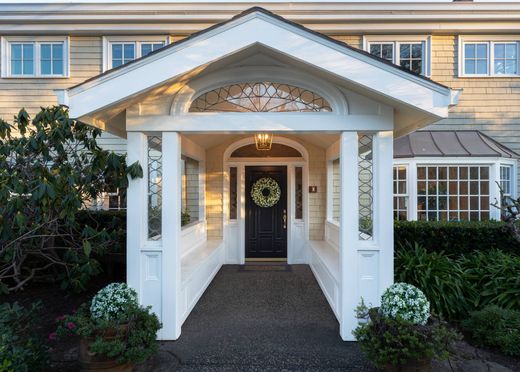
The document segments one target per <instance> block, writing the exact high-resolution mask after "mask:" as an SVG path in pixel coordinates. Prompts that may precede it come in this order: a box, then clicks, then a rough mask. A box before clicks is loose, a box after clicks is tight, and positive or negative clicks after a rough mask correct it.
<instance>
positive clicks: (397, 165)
mask: <svg viewBox="0 0 520 372" xmlns="http://www.w3.org/2000/svg"><path fill="white" fill-rule="evenodd" d="M395 168H397V169H398V171H399V168H404V169H405V172H406V177H405V178H404V179H400V178H399V180H398V182H399V181H404V182H405V185H406V190H405V192H404V193H399V184H398V185H397V193H393V190H392V212H394V213H395V211H396V210H395V208H394V207H393V199H394V198H395V197H404V198H405V199H406V220H409V219H410V182H409V179H410V172H409V168H410V167H409V165H408V163H396V162H394V163H393V164H392V175H393V170H394V169H395ZM394 182H395V179H394V178H393V177H392V188H393V185H394ZM394 219H395V218H394Z"/></svg>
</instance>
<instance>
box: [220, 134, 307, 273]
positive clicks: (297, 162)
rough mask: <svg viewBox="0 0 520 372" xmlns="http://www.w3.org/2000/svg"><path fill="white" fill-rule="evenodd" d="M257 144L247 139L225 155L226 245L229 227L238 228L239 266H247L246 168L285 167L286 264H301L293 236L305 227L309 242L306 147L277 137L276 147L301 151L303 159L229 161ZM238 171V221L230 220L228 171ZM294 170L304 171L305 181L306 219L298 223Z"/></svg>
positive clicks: (237, 143)
mask: <svg viewBox="0 0 520 372" xmlns="http://www.w3.org/2000/svg"><path fill="white" fill-rule="evenodd" d="M251 143H254V139H253V138H244V139H242V140H239V141H237V142H235V143H233V144H231V145H230V146H229V147H228V149H227V150H226V151H225V153H224V168H223V171H224V172H223V173H224V177H223V191H224V193H223V198H224V200H223V207H224V209H223V211H222V218H223V235H224V242H227V241H228V239H227V238H228V237H227V234H228V227H229V226H232V225H238V237H239V241H238V248H239V252H240V258H239V264H241V265H243V264H245V260H246V244H245V243H246V239H245V230H246V222H245V213H246V210H245V208H246V205H245V204H246V203H245V198H244V195H245V192H246V190H245V179H246V176H245V167H246V166H286V167H287V216H288V218H289V223H288V225H287V263H288V264H294V263H302V262H295V258H294V251H295V246H294V244H295V240H296V239H295V237H294V236H293V233H294V230H295V229H294V227H295V225H299V226H300V227H303V230H304V239H305V241H308V240H309V195H308V192H307V190H308V189H309V166H308V159H309V157H308V153H307V150H306V149H305V147H304V146H303V145H301V144H300V143H298V142H296V141H294V140H291V139H288V138H284V137H279V136H275V137H274V139H273V143H281V144H284V145H287V146H290V147H293V148H295V149H296V150H298V151H300V153H301V154H302V155H303V157H301V158H230V155H231V153H232V152H233V151H234V150H236V149H237V148H240V147H242V146H245V145H247V144H251ZM231 167H236V168H237V182H238V188H237V199H238V200H237V219H236V220H230V219H229V173H230V171H229V168H231ZM295 167H302V168H303V169H302V171H303V172H302V178H303V180H302V181H303V198H302V199H303V200H302V202H303V206H302V207H303V219H302V220H296V219H295V214H294V213H295V201H296V198H295V196H296V195H295Z"/></svg>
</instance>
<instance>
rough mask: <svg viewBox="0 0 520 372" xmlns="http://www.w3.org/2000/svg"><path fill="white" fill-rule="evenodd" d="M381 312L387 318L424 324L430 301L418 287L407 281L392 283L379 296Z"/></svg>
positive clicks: (426, 320) (427, 315) (426, 319)
mask: <svg viewBox="0 0 520 372" xmlns="http://www.w3.org/2000/svg"><path fill="white" fill-rule="evenodd" d="M380 310H381V313H382V314H383V315H384V316H386V317H387V318H392V319H402V320H406V321H408V322H411V323H412V324H422V325H425V324H426V322H428V318H429V317H430V303H429V302H428V299H427V298H426V296H425V295H424V293H422V291H421V290H420V289H418V288H417V287H414V286H413V285H411V284H407V283H394V284H392V285H391V286H390V287H388V288H387V289H386V290H385V291H384V292H383V295H382V296H381V309H380Z"/></svg>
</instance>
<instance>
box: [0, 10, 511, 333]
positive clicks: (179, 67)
mask: <svg viewBox="0 0 520 372" xmlns="http://www.w3.org/2000/svg"><path fill="white" fill-rule="evenodd" d="M261 5H262V8H251V4H250V3H242V2H237V1H230V2H222V3H209V2H208V3H200V2H194V3H176V2H167V1H161V2H157V3H153V4H150V3H140V2H125V3H120V2H113V3H112V2H111V3H99V4H95V3H75V2H72V3H70V2H68V3H66V4H63V3H47V4H44V3H42V4H21V3H12V4H9V3H8V4H0V36H1V38H2V39H1V46H0V52H1V61H0V69H1V78H0V87H1V89H0V92H1V94H2V96H1V98H0V116H2V117H3V118H5V119H9V118H11V117H12V116H13V115H14V114H16V112H17V111H18V110H19V109H20V108H21V107H25V108H26V109H27V110H28V111H29V113H34V112H36V111H38V109H39V107H40V106H47V105H54V104H57V103H59V104H63V105H66V106H68V107H69V109H70V114H71V116H72V117H75V118H78V119H80V120H82V121H84V122H86V123H89V124H91V125H94V126H97V127H99V128H102V129H103V130H105V134H104V135H103V138H102V140H101V143H102V145H103V146H104V147H106V148H109V149H113V150H115V151H119V152H126V153H127V155H128V159H129V162H133V161H139V162H140V163H141V165H143V168H144V170H145V177H144V178H142V179H138V180H132V181H131V183H130V186H129V189H128V190H127V194H126V207H127V211H128V212H127V214H128V244H127V257H128V258H127V280H128V282H129V284H130V285H132V286H133V287H134V288H136V290H137V291H138V293H139V297H140V301H141V302H142V303H143V304H150V305H152V306H153V309H154V311H155V312H156V313H157V314H159V316H160V317H161V319H162V321H163V323H164V328H163V330H162V331H161V332H162V333H161V335H160V338H162V339H177V338H178V337H179V336H180V334H181V326H182V323H183V322H184V320H185V319H186V317H187V316H188V315H189V313H190V311H191V310H192V309H193V307H194V305H195V304H196V302H197V300H198V299H199V298H200V296H201V295H202V294H203V292H204V290H205V289H206V288H207V286H208V285H209V283H210V282H211V280H212V278H213V277H214V275H215V274H216V273H217V272H218V270H219V268H220V266H221V265H222V264H243V263H244V262H246V261H247V260H265V259H281V260H286V261H287V262H288V263H290V264H309V265H310V266H311V268H312V270H313V273H314V274H315V277H316V279H317V281H318V283H319V284H320V286H321V288H322V290H323V292H324V294H325V296H326V298H327V300H328V301H329V304H330V306H331V308H332V310H333V311H334V313H335V315H336V317H337V318H338V321H339V323H340V333H341V336H342V338H343V339H345V340H351V339H352V334H351V331H352V329H353V328H354V327H355V324H356V320H355V318H354V315H353V309H354V307H355V306H356V304H357V303H358V301H359V299H360V298H361V297H362V298H364V299H365V300H366V301H367V302H370V303H373V304H377V302H378V298H379V297H380V294H381V292H382V291H383V290H384V289H385V288H386V287H387V286H388V285H389V284H390V283H391V282H392V280H393V264H392V262H393V239H392V236H393V233H392V231H393V223H392V221H393V218H392V217H394V218H397V219H411V220H414V219H421V220H486V219H492V218H499V213H498V210H497V209H496V208H494V207H492V205H491V204H492V203H493V202H494V200H496V199H498V198H499V188H498V186H496V184H497V183H498V184H500V185H501V187H502V189H503V190H504V192H505V193H507V194H510V195H511V196H516V190H517V187H518V176H517V154H516V152H515V151H520V130H519V129H518V128H519V124H520V99H519V98H520V90H519V89H520V86H519V83H520V60H519V58H520V57H519V55H520V22H519V20H520V3H519V2H503V3H497V2H471V1H456V2H451V1H432V2H424V3H419V2H391V1H388V2H378V3H372V2H350V1H344V2H327V3H320V2H310V1H302V2H291V3H284V2H276V1H273V2H266V3H262V4H261ZM121 199H122V198H121V197H120V195H118V194H117V192H115V193H114V194H113V195H108V196H107V201H108V202H109V205H110V204H112V206H113V207H120V206H121ZM345 221H346V222H345ZM230 290H232V289H230Z"/></svg>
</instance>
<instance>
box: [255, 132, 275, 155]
mask: <svg viewBox="0 0 520 372" xmlns="http://www.w3.org/2000/svg"><path fill="white" fill-rule="evenodd" d="M255 144H256V149H257V150H259V151H269V150H271V145H272V144H273V135H272V134H271V133H257V134H255Z"/></svg>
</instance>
